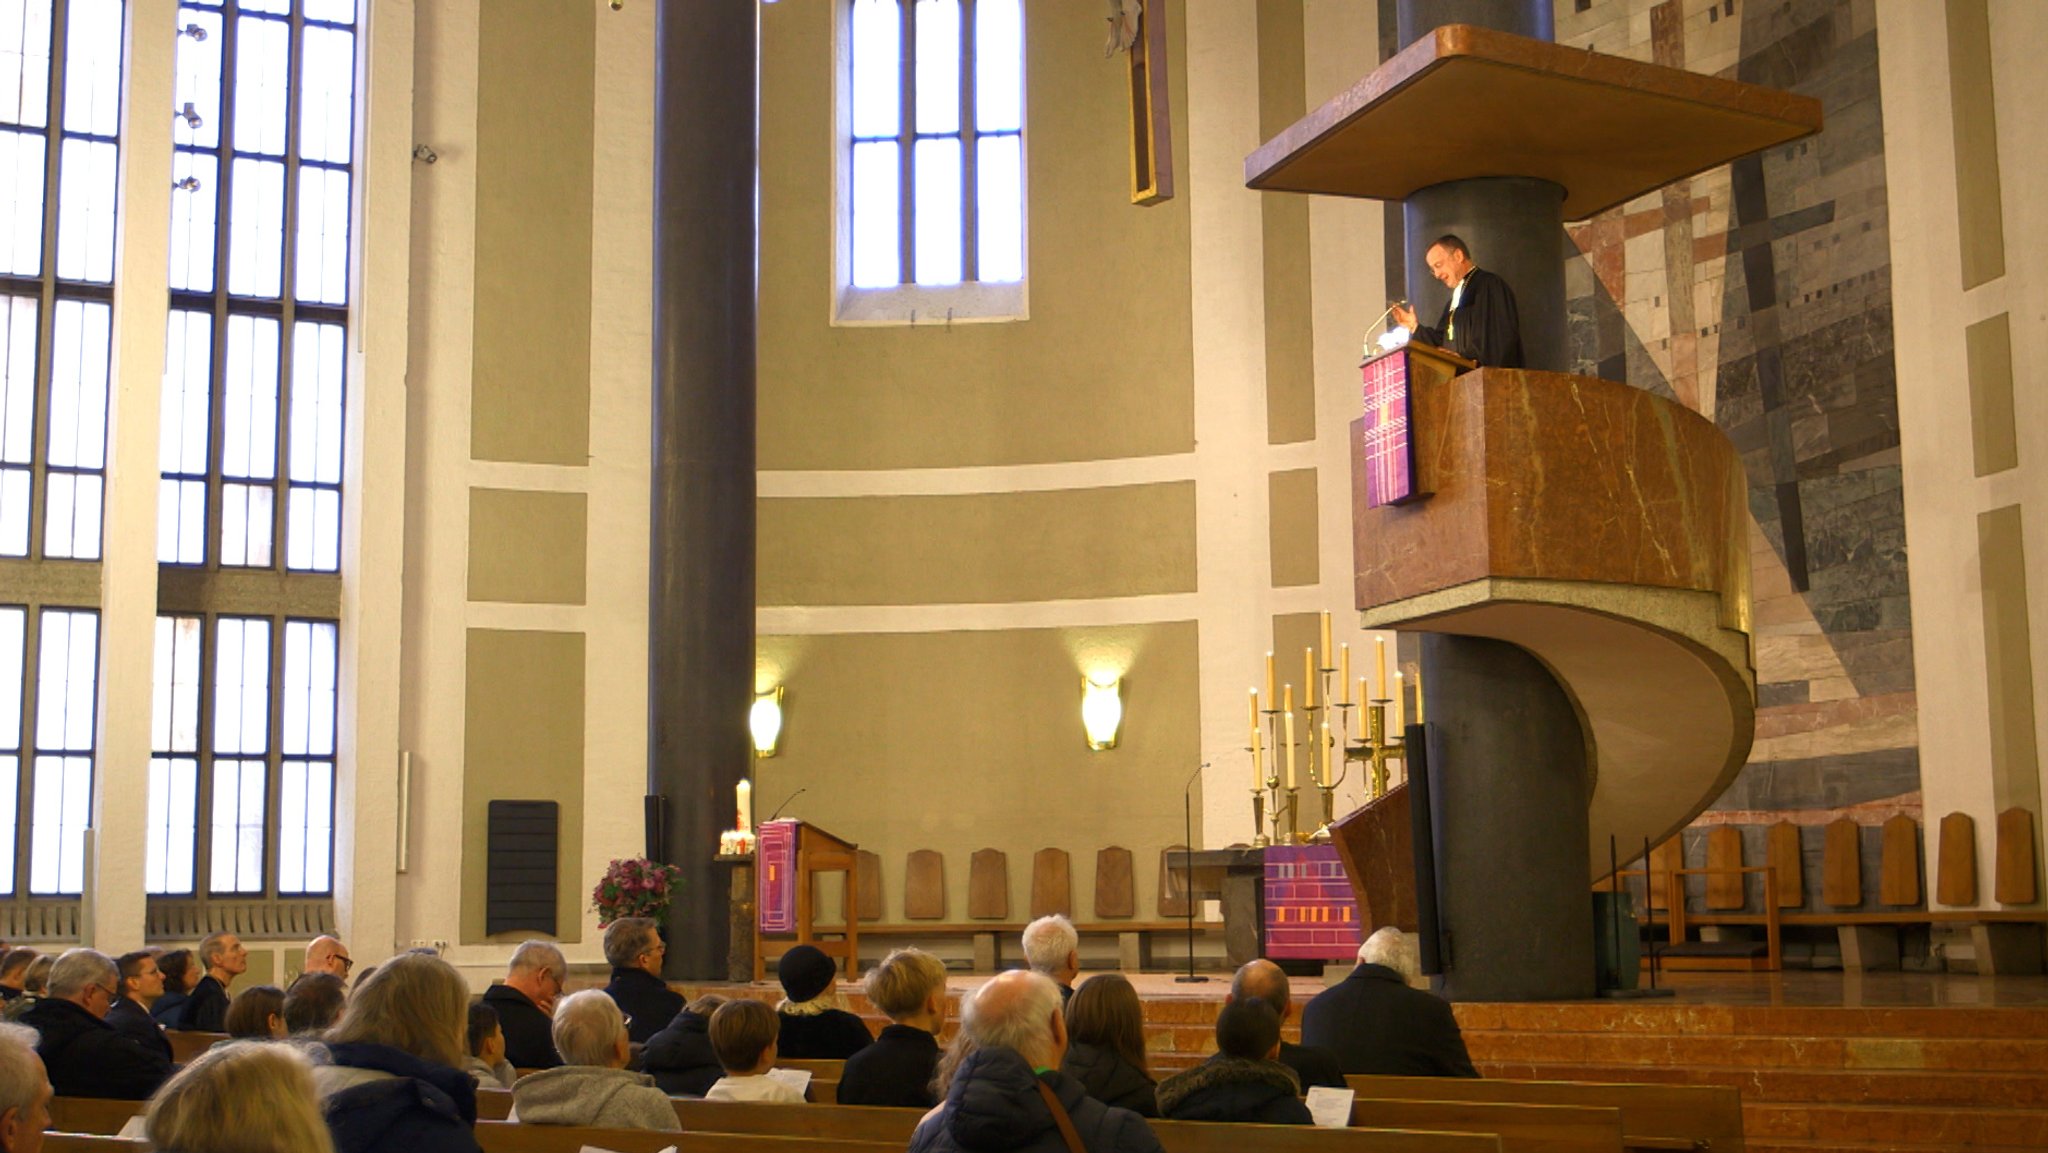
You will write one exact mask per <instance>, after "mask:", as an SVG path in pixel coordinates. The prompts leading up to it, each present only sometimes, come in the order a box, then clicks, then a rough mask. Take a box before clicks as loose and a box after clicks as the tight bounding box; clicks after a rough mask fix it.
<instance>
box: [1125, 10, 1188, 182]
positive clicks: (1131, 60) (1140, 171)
mask: <svg viewBox="0 0 2048 1153" xmlns="http://www.w3.org/2000/svg"><path fill="white" fill-rule="evenodd" d="M1166 3H1167V0H1121V3H1120V4H1119V5H1118V7H1120V8H1121V10H1122V18H1121V19H1122V20H1124V21H1128V20H1129V17H1130V16H1131V15H1132V14H1133V11H1134V10H1135V15H1136V17H1137V19H1136V24H1137V27H1136V28H1135V29H1134V30H1131V33H1130V34H1127V35H1124V36H1117V33H1116V32H1115V31H1114V30H1113V31H1112V36H1113V37H1116V39H1122V40H1124V41H1125V46H1124V60H1125V64H1126V66H1127V69H1128V75H1129V80H1130V90H1131V203H1133V204H1139V205H1147V204H1158V203H1160V202H1161V201H1165V200H1171V199H1173V114H1172V107H1171V105H1170V103H1169V101H1168V95H1167V86H1168V84H1169V82H1170V80H1171V77H1172V72H1171V70H1170V69H1169V68H1168V67H1167V62H1166ZM1119 19H1120V18H1119V17H1118V16H1112V17H1111V18H1110V23H1111V25H1112V28H1113V29H1114V27H1115V26H1116V25H1117V24H1118V23H1119ZM1112 42H1113V43H1114V40H1113V41H1112Z"/></svg>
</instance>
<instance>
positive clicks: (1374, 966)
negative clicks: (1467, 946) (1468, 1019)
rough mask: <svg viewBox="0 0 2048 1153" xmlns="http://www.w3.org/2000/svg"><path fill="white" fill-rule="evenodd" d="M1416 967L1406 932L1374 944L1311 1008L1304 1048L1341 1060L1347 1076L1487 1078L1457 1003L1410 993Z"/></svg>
mask: <svg viewBox="0 0 2048 1153" xmlns="http://www.w3.org/2000/svg"><path fill="white" fill-rule="evenodd" d="M1416 968H1417V966H1416V963H1415V959H1414V956H1413V954H1412V953H1411V952H1410V951H1409V949H1408V947H1407V938H1406V936H1405V935H1404V934H1403V933H1402V932H1401V930H1399V929H1396V928H1394V927H1392V926H1388V927H1387V928H1384V929H1381V930H1379V931H1378V932H1376V933H1374V934H1373V935H1372V936H1370V937H1367V938H1366V939H1365V943H1364V944H1362V945H1360V946H1359V947H1358V966H1357V968H1354V969H1352V970H1351V975H1350V976H1348V977H1346V978H1344V979H1343V980H1342V981H1339V982H1337V983H1336V984H1335V985H1333V986H1331V987H1330V988H1328V989H1325V990H1323V991H1322V992H1321V993H1318V994H1316V996H1315V998H1314V999H1313V1000H1311V1001H1310V1002H1309V1003H1308V1004H1307V1005H1306V1006H1305V1007H1303V1009H1302V1011H1301V1040H1302V1043H1303V1044H1307V1045H1313V1046H1317V1047H1319V1048H1323V1049H1328V1050H1329V1051H1330V1052H1332V1053H1335V1054H1336V1055H1337V1066H1338V1068H1340V1069H1342V1070H1343V1071H1344V1072H1346V1073H1375V1074H1382V1075H1389V1076H1396V1077H1477V1076H1479V1071H1478V1070H1477V1069H1474V1068H1473V1067H1472V1058H1471V1056H1470V1055H1469V1054H1467V1053H1466V1051H1465V1036H1464V1034H1463V1033H1461V1032H1459V1031H1458V1019H1457V1018H1456V1017H1455V1016H1453V1015H1452V1014H1451V1006H1450V1003H1449V1002H1447V1001H1445V1000H1444V999H1443V998H1441V997H1438V996H1436V995H1435V994H1433V993H1427V992H1424V991H1423V990H1421V989H1415V988H1411V987H1409V984H1408V981H1409V979H1410V978H1411V977H1413V976H1414V974H1415V970H1416Z"/></svg>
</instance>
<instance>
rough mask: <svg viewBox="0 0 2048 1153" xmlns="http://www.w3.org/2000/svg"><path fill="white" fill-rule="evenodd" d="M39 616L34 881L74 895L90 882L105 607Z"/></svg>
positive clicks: (39, 887)
mask: <svg viewBox="0 0 2048 1153" xmlns="http://www.w3.org/2000/svg"><path fill="white" fill-rule="evenodd" d="M37 623H38V626H39V629H40V632H41V634H42V635H41V636H40V638H39V645H38V647H39V650H40V659H39V660H38V661H37V669H36V690H35V691H36V711H35V766H34V773H33V774H32V776H31V779H30V784H29V793H30V798H31V805H32V806H33V813H32V815H31V817H30V832H29V871H28V887H29V892H31V893H35V894H38V895H53V894H62V895H75V894H77V893H79V892H81V891H83V888H84V884H85V830H86V826H87V825H88V824H90V823H91V819H92V765H93V734H94V728H95V726H94V706H95V702H96V699H97V696H98V694H97V692H96V688H97V684H98V678H99V614H98V613H93V612H85V611H81V610H66V609H44V610H43V611H42V613H40V614H39V619H38V622H37Z"/></svg>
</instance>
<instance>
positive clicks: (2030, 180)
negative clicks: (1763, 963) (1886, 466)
mask: <svg viewBox="0 0 2048 1153" xmlns="http://www.w3.org/2000/svg"><path fill="white" fill-rule="evenodd" d="M1876 8H1877V20H1878V42H1879V45H1880V53H1879V65H1880V67H1881V69H1882V77H1883V88H1884V93H1885V100H1884V117H1885V173H1886V181H1887V184H1888V186H1889V194H1890V196H1891V199H1892V204H1893V215H1894V217H1895V218H1896V219H1899V220H1906V221H1912V222H1913V226H1912V227H1910V228H1898V229H1894V230H1893V233H1892V265H1893V285H1894V288H1893V292H1894V303H1895V317H1896V330H1895V331H1896V340H1897V357H1898V388H1899V416H1900V424H1901V447H1902V459H1903V464H1904V476H1905V500H1906V540H1907V558H1908V565H1909V572H1910V575H1911V581H1912V600H1913V618H1914V629H1913V655H1914V665H1915V669H1914V672H1915V676H1914V681H1915V683H1916V685H1917V686H1918V691H1919V693H1920V699H1921V700H1920V703H1921V707H1920V709H1919V724H1920V742H1919V743H1920V778H1921V787H1922V789H1923V793H1924V803H1925V808H1926V813H1927V821H1928V824H1929V825H1930V827H1931V826H1932V825H1934V824H1935V823H1936V822H1938V821H1939V820H1940V819H1941V818H1942V817H1944V816H1946V815H1947V814H1949V813H1952V812H1961V813H1965V814H1968V815H1969V816H1970V817H1971V818H1972V819H1973V820H1974V821H1975V824H1976V833H1977V836H1976V845H1977V873H1978V877H1979V884H1978V904H1979V905H1981V906H1985V907H1992V906H1994V905H1995V902H1994V901H1993V899H1992V898H1993V892H1992V886H1991V864H1992V856H1991V854H1992V851H1993V845H1994V830H1995V828H1996V822H1995V815H1996V814H1997V813H1998V812H1999V811H2001V810H2004V809H2006V808H2009V807H2012V806H2015V805H2017V806H2021V807H2025V808H2027V809H2029V810H2030V811H2032V812H2033V813H2034V815H2035V831H2036V841H2037V843H2038V841H2039V836H2040V811H2041V797H2042V793H2043V784H2042V773H2041V763H2040V753H2039V750H2040V749H2041V748H2042V747H2043V735H2044V734H2043V730H2042V720H2043V718H2048V698H2044V696H2043V688H2044V681H2043V674H2044V673H2048V647H2044V635H2048V608H2044V604H2048V601H2044V593H2048V405H2044V400H2043V396H2042V390H2041V389H2040V388H2039V387H2038V385H2039V383H2040V379H2041V377H2040V371H2041V370H2040V366H2041V365H2042V364H2043V363H2044V358H2048V283H2043V281H2042V279H2041V271H2040V267H2039V265H2040V261H2039V259H2038V255H2039V254H2040V253H2041V252H2043V251H2048V210H2044V209H2043V207H2042V205H2041V203H2040V198H2039V197H2038V196H2037V195H2035V194H2034V193H2033V189H2034V188H2035V187H2036V186H2037V185H2038V184H2039V183H2040V181H2041V180H2042V179H2043V177H2044V176H2048V77H2044V75H2043V74H2042V71H2041V69H2040V68H2039V67H2038V66H2036V65H2035V63H2034V61H2033V60H2032V58H2031V55H2030V54H2031V53H2032V52H2033V51H2034V46H2035V45H2038V44H2040V43H2042V41H2043V38H2044V37H2048V7H2044V6H2042V5H2039V4H2034V3H2030V2H2028V0H1990V2H1989V3H1986V2H1985V0H1957V2H1955V3H1947V4H1929V5H1925V6H1920V5H1893V4H1879V5H1877V6H1876ZM1944 17H1947V21H1946V25H1947V27H1946V28H1945V26H1944ZM1945 32H1947V34H1944V33H1945ZM2006 341H2009V348H2000V347H1996V346H1997V345H1999V344H2001V343H2004V342H2006ZM2029 610H2030V611H2029ZM2036 868H2037V870H2038V868H2039V865H2038V861H2037V865H2036ZM2037 876H2038V873H2037Z"/></svg>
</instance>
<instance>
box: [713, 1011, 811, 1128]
mask: <svg viewBox="0 0 2048 1153" xmlns="http://www.w3.org/2000/svg"><path fill="white" fill-rule="evenodd" d="M781 1027H782V1023H781V1021H780V1020H778V1019H777V1017H776V1013H775V1010H773V1009H770V1008H769V1007H768V1006H766V1005H763V1004H762V1003H761V1002H759V1001H748V1000H739V1001H727V1002H726V1003H725V1004H723V1005H720V1006H719V1007H718V1011H717V1012H715V1013H713V1014H711V1048H712V1051H714V1052H716V1053H717V1054H718V1063H719V1064H720V1065H721V1066H723V1067H724V1069H725V1076H723V1077H720V1078H719V1079H718V1083H717V1084H716V1085H713V1086H712V1087H711V1091H710V1092H708V1093H706V1094H704V1099H705V1100H706V1101H766V1102H770V1103H772V1104H779V1105H801V1104H803V1101H804V1095H803V1093H802V1091H800V1090H798V1089H797V1088H796V1087H795V1086H793V1085H788V1084H785V1083H783V1082H781V1081H777V1080H776V1079H775V1078H773V1077H770V1076H769V1075H768V1073H769V1071H770V1070H771V1069H773V1068H775V1057H776V1051H775V1035H776V1033H777V1032H779V1031H780V1030H781Z"/></svg>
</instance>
